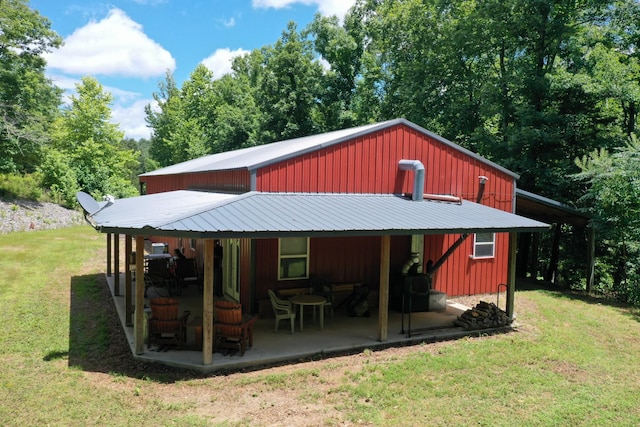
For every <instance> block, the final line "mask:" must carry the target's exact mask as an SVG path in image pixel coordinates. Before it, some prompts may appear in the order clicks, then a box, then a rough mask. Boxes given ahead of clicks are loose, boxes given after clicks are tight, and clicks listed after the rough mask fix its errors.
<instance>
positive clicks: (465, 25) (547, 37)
mask: <svg viewBox="0 0 640 427" xmlns="http://www.w3.org/2000/svg"><path fill="white" fill-rule="evenodd" d="M2 5H3V7H2V8H1V10H0V63H1V65H0V152H2V156H0V174H2V175H1V176H2V179H3V180H4V181H9V180H16V179H17V180H19V182H23V183H24V182H28V183H32V184H33V185H34V186H35V187H37V188H38V189H39V192H38V195H39V194H45V195H46V196H47V197H49V198H50V199H52V200H55V201H56V202H58V203H60V204H63V205H65V206H69V207H73V206H74V204H75V193H76V192H77V191H79V190H82V191H85V192H87V193H90V194H92V195H93V196H94V197H96V198H101V197H102V196H104V195H106V194H112V195H114V196H116V197H127V196H131V195H135V194H138V188H137V175H138V174H140V173H142V172H145V171H150V170H153V169H156V168H158V167H163V166H168V165H171V164H174V163H178V162H182V161H185V160H189V159H192V158H196V157H200V156H203V155H206V154H211V153H217V152H223V151H228V150H233V149H236V148H241V147H248V146H253V145H258V144H268V143H270V142H274V141H280V140H285V139H289V138H295V137H300V136H306V135H311V134H317V133H322V132H327V131H331V130H335V129H342V128H347V127H352V126H356V125H360V124H366V123H373V122H378V121H382V120H387V119H392V118H398V117H404V118H406V119H408V120H410V121H412V122H414V123H416V124H418V125H420V126H422V127H424V128H426V129H428V130H430V131H432V132H434V133H437V134H439V135H442V136H444V137H445V138H448V139H449V140H451V141H453V142H455V143H457V144H459V145H461V146H463V147H465V148H467V149H470V150H472V151H474V152H476V153H478V154H480V155H482V156H484V157H486V158H488V159H490V160H492V161H494V162H496V163H498V164H500V165H502V166H504V167H506V168H508V169H510V170H512V171H514V172H516V173H517V174H519V175H520V179H519V181H518V184H517V185H518V187H519V188H522V189H524V190H527V191H531V192H534V193H536V194H539V195H542V196H545V197H549V198H551V199H554V200H557V201H560V202H562V203H565V204H567V205H570V206H573V207H575V208H577V209H581V210H584V211H585V212H586V213H588V214H590V215H591V216H592V218H593V219H592V226H593V227H594V228H595V230H596V236H597V248H596V251H597V253H596V255H597V264H596V291H598V292H600V293H603V294H606V295H609V296H612V297H615V298H618V299H620V300H623V301H626V302H631V303H633V304H636V305H640V264H639V263H637V262H636V260H637V259H638V256H639V255H640V167H639V165H638V162H639V161H640V141H638V139H637V137H636V135H637V133H638V107H639V103H640V64H639V62H638V61H639V59H640V52H639V51H638V44H639V42H640V2H638V1H637V0H619V1H611V0H609V1H605V0H463V1H460V0H456V1H453V0H359V1H358V2H357V3H356V4H355V6H354V7H353V8H352V9H351V10H350V12H349V13H348V14H347V15H346V17H345V18H344V19H343V20H339V19H338V18H337V17H324V16H320V15H317V16H316V17H315V19H314V20H313V22H311V24H309V25H308V26H307V27H305V28H298V26H297V25H296V23H295V22H291V23H289V25H288V26H287V28H284V29H283V31H282V34H281V37H280V38H279V39H278V40H275V41H274V42H273V44H270V45H266V46H264V47H262V48H261V49H256V50H253V51H252V52H250V53H249V54H247V55H245V56H242V57H238V58H236V59H235V60H234V63H233V72H232V73H231V74H228V75H225V76H223V77H221V78H218V79H215V78H214V77H213V73H212V72H211V71H210V70H209V69H207V68H206V67H205V66H204V65H202V64H200V65H198V66H197V67H196V68H195V69H194V70H193V71H192V72H191V74H190V76H189V78H188V79H187V80H186V81H184V82H182V83H181V84H179V83H178V82H176V80H175V79H174V76H173V75H172V74H171V73H167V74H166V75H165V76H164V78H163V79H162V81H159V82H158V89H157V92H156V93H155V94H154V98H155V101H156V103H157V106H155V105H154V106H152V105H148V106H147V108H146V120H147V124H148V126H149V127H150V129H151V131H152V133H151V135H152V136H151V138H150V140H139V141H136V140H131V139H126V138H124V133H123V132H121V131H120V130H119V127H118V125H117V124H114V123H112V122H111V121H110V119H111V109H110V108H111V107H110V104H111V102H112V97H111V95H110V94H109V93H108V92H106V91H105V90H104V88H103V87H102V85H101V84H100V82H99V81H98V80H97V79H95V78H94V77H91V76H86V77H84V78H83V79H82V81H81V82H80V83H78V85H77V88H76V93H75V94H74V95H72V96H71V100H70V102H69V103H65V104H63V103H62V91H61V90H60V89H59V88H57V87H56V86H55V85H54V84H53V83H52V82H51V81H50V80H49V79H48V78H47V76H46V74H45V67H46V63H45V61H44V59H43V58H42V53H44V52H47V51H51V50H52V49H55V48H57V47H59V46H60V45H61V43H62V39H61V37H60V36H59V35H58V34H56V33H55V32H54V31H53V30H52V29H51V24H50V21H49V20H48V19H47V18H46V17H45V16H42V15H40V14H39V13H38V12H37V11H36V10H33V9H31V8H30V7H29V5H28V1H27V0H3V2H2ZM563 232H564V236H565V237H564V238H563V241H562V252H563V260H562V265H561V266H560V271H561V275H562V277H561V278H560V280H559V282H560V283H563V284H564V285H566V286H571V287H574V288H577V289H583V288H584V286H585V280H584V271H583V268H584V259H581V257H582V255H581V254H583V253H584V251H583V250H582V249H580V250H578V249H579V248H582V247H583V246H584V245H585V244H586V242H585V241H584V239H583V237H582V236H581V235H579V234H576V233H574V232H573V230H571V229H570V227H567V229H566V230H563ZM542 262H544V260H542Z"/></svg>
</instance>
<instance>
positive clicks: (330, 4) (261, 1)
mask: <svg viewBox="0 0 640 427" xmlns="http://www.w3.org/2000/svg"><path fill="white" fill-rule="evenodd" d="M296 3H301V4H304V5H306V6H310V5H317V6H318V10H319V11H320V13H321V14H322V15H324V16H331V15H337V16H338V17H339V18H341V19H342V18H344V16H345V15H346V14H347V11H348V10H349V9H350V8H351V7H352V6H353V5H354V4H355V3H356V1H355V0H252V2H251V4H252V5H253V7H257V8H260V7H262V8H265V9H269V8H273V9H282V8H284V7H288V6H291V5H293V4H296Z"/></svg>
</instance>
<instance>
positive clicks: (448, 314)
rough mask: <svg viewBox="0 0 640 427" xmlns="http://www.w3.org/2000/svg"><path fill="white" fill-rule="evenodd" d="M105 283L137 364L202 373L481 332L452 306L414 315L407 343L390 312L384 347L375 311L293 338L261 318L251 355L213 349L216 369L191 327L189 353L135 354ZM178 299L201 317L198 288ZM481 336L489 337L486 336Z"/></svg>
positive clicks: (332, 320)
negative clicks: (460, 319) (460, 321)
mask: <svg viewBox="0 0 640 427" xmlns="http://www.w3.org/2000/svg"><path fill="white" fill-rule="evenodd" d="M107 282H108V284H109V288H110V291H111V295H112V297H113V301H114V305H115V307H116V310H117V312H118V315H119V318H120V320H121V322H122V326H123V328H124V332H125V334H126V336H127V340H128V342H129V345H130V348H131V352H132V354H133V356H134V358H136V359H138V360H143V361H147V362H155V363H162V364H166V365H169V366H174V367H179V368H184V369H189V370H193V371H197V372H201V373H213V372H228V371H237V370H242V369H257V368H262V367H268V366H272V365H277V364H282V363H296V362H298V361H302V360H309V359H312V358H318V357H326V356H330V355H336V354H345V353H354V352H359V351H362V350H365V349H371V350H374V349H377V348H385V347H392V346H404V345H410V344H416V343H421V342H434V341H441V340H449V339H456V338H460V337H464V336H470V335H477V334H478V331H466V330H464V329H463V328H460V327H457V326H454V324H453V321H454V320H455V319H456V318H457V316H459V315H460V314H462V313H463V312H464V311H465V310H466V309H467V308H468V307H466V306H463V305H461V304H457V303H454V302H448V303H447V308H446V310H443V311H438V312H423V313H413V314H412V315H411V337H407V334H406V332H407V330H408V316H407V315H406V314H405V316H404V332H405V333H402V332H401V331H402V330H403V319H402V315H401V313H399V312H396V311H394V310H390V311H389V328H388V333H387V340H386V341H384V342H381V341H379V340H378V338H377V326H378V312H377V308H375V309H372V310H371V316H370V317H349V316H348V315H347V314H346V310H344V308H341V309H338V310H334V313H333V317H331V316H330V315H326V316H325V319H324V329H323V330H320V327H319V324H318V323H315V324H314V323H313V318H312V314H311V311H309V312H308V313H307V314H305V319H304V320H305V327H304V332H300V329H299V321H298V320H299V319H297V318H296V325H295V332H294V334H291V333H290V325H289V323H288V322H289V321H288V320H285V321H282V322H281V324H280V327H279V330H278V332H277V333H276V332H274V325H275V321H274V319H273V318H258V319H257V321H256V323H255V326H254V334H253V335H254V339H253V347H251V348H249V349H247V351H246V353H245V354H244V355H243V356H240V355H239V352H238V353H235V354H233V355H224V354H222V353H220V352H215V349H214V353H213V363H212V364H211V365H204V364H203V355H202V351H200V350H197V349H196V348H195V328H194V327H193V326H187V345H188V346H189V348H190V349H182V350H177V349H169V350H166V351H157V349H156V348H151V349H149V348H148V347H147V345H146V344H145V347H144V353H142V354H135V351H134V349H135V347H134V328H133V326H126V325H125V298H124V296H123V295H118V296H114V294H113V276H107ZM120 283H121V293H122V294H123V292H124V286H123V285H122V284H124V275H122V276H121V281H120ZM134 289H135V286H134ZM147 294H148V295H147V298H145V306H148V304H149V299H150V298H151V297H155V296H167V294H166V290H165V289H159V290H156V289H155V288H149V290H148V292H147ZM176 298H178V299H179V311H180V313H182V312H183V311H184V310H190V311H191V316H190V319H193V318H195V317H198V316H201V313H202V298H201V294H200V293H199V291H198V289H197V287H196V286H189V287H187V288H185V289H184V291H183V292H182V295H180V296H178V297H176ZM316 320H317V319H316ZM506 329H508V328H506ZM501 330H505V328H501ZM481 332H482V333H487V332H488V330H483V331H481Z"/></svg>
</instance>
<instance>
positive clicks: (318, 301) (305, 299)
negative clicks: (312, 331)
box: [289, 294, 327, 332]
mask: <svg viewBox="0 0 640 427" xmlns="http://www.w3.org/2000/svg"><path fill="white" fill-rule="evenodd" d="M289 301H291V302H292V303H293V304H295V305H299V306H300V332H302V331H303V330H304V326H303V325H304V314H303V313H304V306H305V305H310V306H312V307H313V319H314V320H315V317H316V306H318V305H319V306H323V305H324V304H325V303H326V302H327V299H326V298H325V297H323V296H320V295H311V294H304V295H296V296H293V297H291V298H289ZM322 329H324V309H323V308H322V307H321V308H320V330H322Z"/></svg>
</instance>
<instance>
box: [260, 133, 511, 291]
mask: <svg viewBox="0 0 640 427" xmlns="http://www.w3.org/2000/svg"><path fill="white" fill-rule="evenodd" d="M401 159H409V160H420V161H421V162H422V163H423V164H424V166H425V193H433V194H453V195H456V196H461V197H463V198H464V199H467V200H473V201H475V199H476V196H477V193H478V188H479V180H478V176H480V175H484V176H486V177H488V178H489V180H488V182H487V183H486V188H485V192H484V196H483V198H482V202H481V203H482V204H483V205H486V206H491V207H494V208H496V209H500V210H503V211H507V212H513V201H514V200H513V197H514V196H513V194H514V190H515V189H514V180H513V178H512V177H511V176H508V175H507V174H506V173H504V172H503V171H500V170H498V169H495V168H492V167H490V166H489V165H487V164H486V163H483V162H480V161H479V160H477V159H474V158H471V157H469V156H467V155H465V154H464V153H461V152H459V151H457V150H455V149H453V148H452V147H450V146H448V145H446V144H443V143H442V142H440V141H437V140H435V139H433V138H430V137H429V136H427V135H424V134H422V133H420V132H417V131H416V130H414V129H412V128H409V127H408V126H405V125H400V126H397V127H395V128H390V129H385V130H383V131H379V132H376V133H373V134H371V135H367V136H364V137H360V138H356V139H354V140H350V141H346V142H344V143H342V144H338V145H334V146H331V147H328V148H326V149H321V150H318V151H315V152H313V153H309V154H305V155H303V156H300V157H298V158H295V159H290V160H288V161H286V162H283V163H280V164H276V165H272V166H269V167H265V168H263V169H261V170H259V171H258V173H257V181H256V184H257V188H256V189H257V190H258V191H270V192H282V191H294V192H330V193H377V194H385V193H402V192H411V191H412V186H413V179H414V177H413V172H411V171H400V170H399V169H398V161H399V160H401ZM457 237H458V236H437V237H434V236H429V237H428V238H427V239H425V259H426V260H428V259H430V258H431V259H434V260H437V259H438V258H439V257H440V256H441V255H442V254H443V253H444V252H445V251H446V250H447V249H448V248H449V247H450V245H451V244H453V242H454V241H455V240H456V239H457ZM407 246H408V244H407ZM378 247H379V244H378ZM333 249H334V250H335V249H336V247H334V248H333ZM276 250H277V247H276ZM405 252H406V253H405V254H404V255H403V256H405V257H406V256H407V255H408V252H409V250H408V248H407V249H406V251H405ZM357 253H358V252H357V251H356V253H355V254H353V255H349V252H347V253H346V254H345V256H346V257H347V258H349V257H351V258H353V259H354V260H356V257H357ZM472 253H473V236H470V237H469V238H468V239H467V241H466V242H465V243H464V244H463V245H462V246H461V247H459V248H458V249H457V250H456V252H455V253H454V254H453V255H452V256H451V257H450V258H449V259H448V261H447V262H446V263H445V264H444V265H443V266H442V268H441V269H440V271H439V272H438V273H437V277H436V278H435V280H434V285H435V286H436V289H438V290H441V291H443V292H446V293H447V294H448V295H450V296H455V295H467V294H477V293H486V292H495V291H496V290H497V286H498V284H499V283H505V282H506V280H507V277H506V275H507V257H508V237H507V235H506V234H503V233H501V234H500V235H499V236H497V237H496V257H495V258H493V259H489V260H474V259H471V258H470V255H471V254H472ZM276 256H277V254H276ZM378 258H379V255H378V254H372V255H371V256H370V257H368V258H367V260H368V261H364V260H359V259H357V260H356V261H355V262H356V263H357V262H365V263H366V262H369V263H371V265H370V266H363V267H362V268H363V269H364V270H366V271H369V270H371V269H373V267H372V266H373V264H375V265H376V266H377V265H379V259H378ZM405 259H406V258H405ZM314 262H316V261H315V260H314ZM318 262H320V260H318ZM273 264H274V265H275V264H277V262H274V263H273ZM312 265H313V264H312ZM392 268H393V266H392ZM275 277H277V272H276V276H275Z"/></svg>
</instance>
